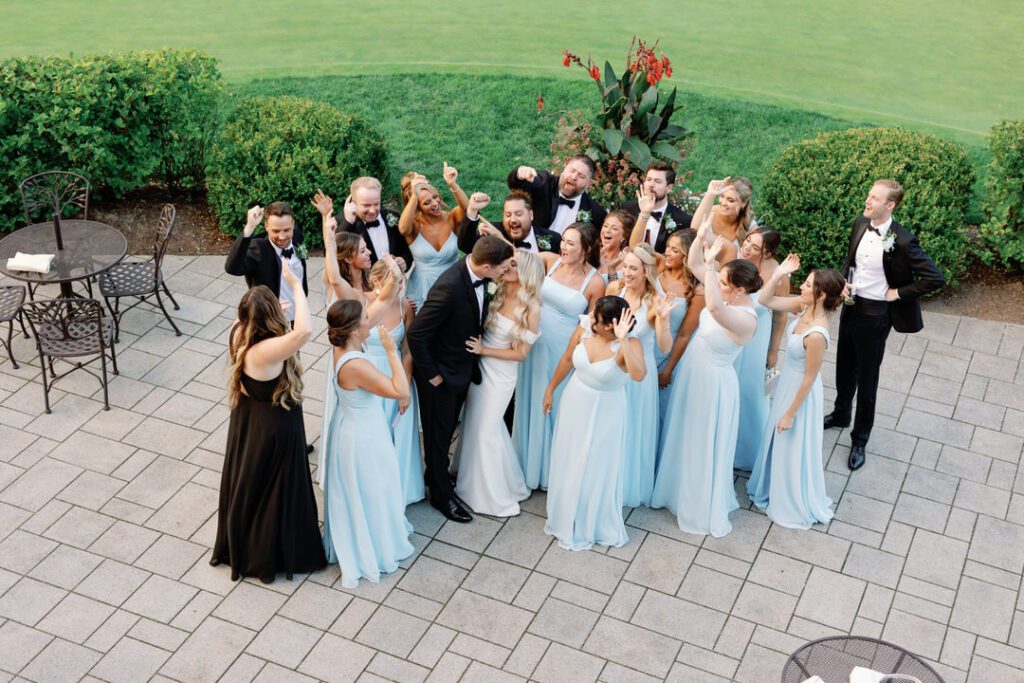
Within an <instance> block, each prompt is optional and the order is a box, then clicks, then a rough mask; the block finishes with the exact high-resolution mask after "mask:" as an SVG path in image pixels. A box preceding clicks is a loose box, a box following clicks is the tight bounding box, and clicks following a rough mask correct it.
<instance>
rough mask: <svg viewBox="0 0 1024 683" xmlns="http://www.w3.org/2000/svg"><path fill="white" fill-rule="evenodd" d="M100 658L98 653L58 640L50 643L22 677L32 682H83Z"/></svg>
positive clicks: (23, 672)
mask: <svg viewBox="0 0 1024 683" xmlns="http://www.w3.org/2000/svg"><path fill="white" fill-rule="evenodd" d="M99 658H100V654H99V653H98V652H93V651H92V650H90V649H89V648H85V647H82V646H81V645H75V644H74V643H69V642H67V641H66V640H61V639H60V638H57V639H55V640H52V641H50V644H49V645H47V646H46V648H45V649H44V650H43V651H42V652H40V653H39V654H38V655H37V656H36V658H35V659H33V660H32V663H31V664H29V665H28V666H27V667H25V669H24V670H23V671H22V672H21V675H22V676H24V677H25V678H27V679H29V680H32V681H76V680H81V679H82V678H84V677H85V675H86V674H87V673H88V672H89V669H91V668H92V667H93V665H94V664H95V663H96V662H97V661H99Z"/></svg>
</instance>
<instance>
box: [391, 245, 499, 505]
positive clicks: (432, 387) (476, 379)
mask: <svg viewBox="0 0 1024 683" xmlns="http://www.w3.org/2000/svg"><path fill="white" fill-rule="evenodd" d="M512 254H513V251H512V247H510V246H509V245H508V243H506V242H504V241H502V240H501V239H500V238H498V237H495V236H493V235H485V236H484V237H481V238H480V239H479V240H477V243H476V245H474V247H473V251H472V253H471V254H470V255H469V256H466V257H465V258H462V259H459V261H458V262H457V263H456V264H455V265H454V266H452V267H451V268H449V269H448V270H446V271H445V272H444V273H442V274H441V277H439V278H438V279H437V282H435V283H434V286H433V287H431V288H430V292H429V293H428V294H427V299H426V301H424V302H423V306H422V307H421V308H420V310H419V312H418V313H417V314H416V318H415V319H414V320H413V322H412V324H411V325H410V326H409V334H408V341H409V351H410V352H411V353H412V360H413V376H414V377H415V378H416V387H417V392H418V393H419V404H420V422H421V424H422V425H423V450H424V460H425V461H426V466H427V467H426V473H425V479H426V484H427V488H428V489H430V504H431V505H433V506H434V507H435V508H437V509H438V510H439V511H440V512H441V514H443V515H444V516H445V517H447V518H448V519H450V520H453V521H455V522H469V521H472V519H473V518H472V517H471V516H470V514H469V512H467V511H466V509H465V508H463V507H462V505H460V504H459V502H458V501H457V500H456V499H455V492H454V490H453V487H452V482H451V479H449V477H448V465H449V460H448V450H449V448H450V447H451V444H452V435H453V434H454V433H455V425H456V423H457V422H458V419H459V412H460V411H461V410H462V404H463V402H464V401H465V399H466V392H467V391H468V390H469V383H470V382H473V383H475V384H479V383H480V356H478V355H476V354H472V353H470V352H469V351H468V350H467V349H466V340H467V339H469V338H470V337H477V336H480V335H482V334H483V331H484V320H485V319H486V317H487V303H488V292H487V284H488V283H489V282H490V281H491V280H492V279H495V278H499V277H501V276H502V275H504V274H505V272H506V271H507V270H508V269H509V267H510V266H511V264H512Z"/></svg>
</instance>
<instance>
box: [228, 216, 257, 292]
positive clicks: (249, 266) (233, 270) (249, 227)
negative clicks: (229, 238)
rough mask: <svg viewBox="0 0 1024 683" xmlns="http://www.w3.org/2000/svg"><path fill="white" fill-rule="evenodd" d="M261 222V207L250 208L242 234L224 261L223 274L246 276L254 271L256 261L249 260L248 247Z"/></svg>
mask: <svg viewBox="0 0 1024 683" xmlns="http://www.w3.org/2000/svg"><path fill="white" fill-rule="evenodd" d="M262 221H263V207H262V206H260V205H259V204H257V205H256V206H253V207H252V208H250V209H249V211H248V212H247V213H246V215H245V227H244V228H243V229H242V234H241V235H239V236H238V238H237V239H235V241H234V243H233V244H232V245H231V250H230V251H229V252H228V257H227V258H226V259H225V260H224V272H226V273H227V274H228V275H248V274H250V273H251V272H254V271H255V270H256V266H257V260H256V259H254V258H251V255H250V253H249V251H250V250H249V245H250V244H251V243H252V236H253V234H255V232H256V230H258V229H259V227H260V222H262Z"/></svg>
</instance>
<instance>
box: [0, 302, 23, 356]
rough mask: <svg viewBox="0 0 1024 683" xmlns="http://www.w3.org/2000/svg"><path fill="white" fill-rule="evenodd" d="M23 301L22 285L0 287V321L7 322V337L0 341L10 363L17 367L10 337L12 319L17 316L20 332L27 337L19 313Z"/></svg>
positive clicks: (12, 332)
mask: <svg viewBox="0 0 1024 683" xmlns="http://www.w3.org/2000/svg"><path fill="white" fill-rule="evenodd" d="M23 303H25V288H24V287H11V286H7V287H0V323H7V339H3V338H0V342H3V345H4V346H5V347H7V356H8V357H9V358H10V359H11V365H12V366H14V367H15V368H17V367H18V361H17V360H15V358H14V351H13V350H12V349H11V338H12V337H13V336H14V319H15V318H17V319H18V322H19V323H20V324H21V332H22V334H24V335H25V337H26V338H28V330H26V329H25V319H24V317H22V314H21V305H22V304H23Z"/></svg>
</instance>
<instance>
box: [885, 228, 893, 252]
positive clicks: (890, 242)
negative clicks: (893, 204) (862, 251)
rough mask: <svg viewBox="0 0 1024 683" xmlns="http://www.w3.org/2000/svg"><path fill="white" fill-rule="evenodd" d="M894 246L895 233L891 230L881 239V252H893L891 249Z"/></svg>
mask: <svg viewBox="0 0 1024 683" xmlns="http://www.w3.org/2000/svg"><path fill="white" fill-rule="evenodd" d="M895 246H896V233H894V232H893V231H892V230H890V231H889V232H887V233H886V234H885V237H884V238H883V239H882V251H884V252H890V251H892V250H893V247H895Z"/></svg>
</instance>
